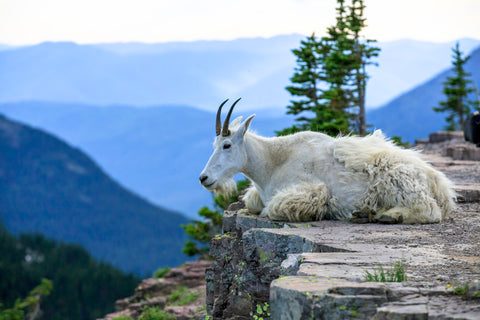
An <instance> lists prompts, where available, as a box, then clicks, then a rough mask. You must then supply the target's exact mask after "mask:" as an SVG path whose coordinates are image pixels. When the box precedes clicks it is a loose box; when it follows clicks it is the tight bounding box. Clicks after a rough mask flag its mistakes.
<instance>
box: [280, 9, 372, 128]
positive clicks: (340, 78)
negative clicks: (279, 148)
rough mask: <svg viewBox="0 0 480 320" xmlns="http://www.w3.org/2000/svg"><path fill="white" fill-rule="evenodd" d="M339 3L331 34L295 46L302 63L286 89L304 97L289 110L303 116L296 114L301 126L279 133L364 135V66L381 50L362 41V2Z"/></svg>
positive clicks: (313, 37)
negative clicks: (301, 132)
mask: <svg viewBox="0 0 480 320" xmlns="http://www.w3.org/2000/svg"><path fill="white" fill-rule="evenodd" d="M337 2H338V7H337V8H336V11H337V19H336V24H335V25H333V26H331V27H330V28H328V29H327V35H326V36H324V37H322V38H321V39H317V38H316V37H315V35H312V36H311V37H308V38H307V40H305V41H302V42H301V46H300V48H299V49H295V50H293V53H294V54H295V55H296V56H297V64H298V67H297V68H296V69H295V74H294V75H293V77H292V78H291V79H290V80H291V81H292V82H293V83H294V85H292V86H289V87H287V88H286V89H287V90H288V91H289V92H290V94H292V96H297V97H304V99H300V100H297V101H291V103H292V105H290V106H288V107H287V108H288V111H287V114H295V115H298V114H302V116H301V117H299V118H297V119H296V120H297V122H299V124H298V127H297V126H294V127H293V128H288V129H285V130H283V131H282V132H278V133H279V134H288V133H292V132H294V131H299V130H307V129H309V130H314V131H322V132H325V133H327V134H329V135H332V136H336V135H338V134H339V133H347V132H349V131H351V130H353V131H357V132H359V133H360V134H362V135H364V134H365V131H366V120H365V89H366V81H367V79H368V76H367V74H366V72H365V66H366V65H368V64H371V62H370V59H371V58H372V57H374V56H377V55H378V50H379V49H378V48H375V47H372V46H371V45H370V43H372V42H373V41H372V40H361V37H360V31H361V30H362V28H363V27H364V26H365V18H363V12H364V11H363V10H364V8H365V6H364V5H363V1H362V0H352V5H351V6H345V0H337Z"/></svg>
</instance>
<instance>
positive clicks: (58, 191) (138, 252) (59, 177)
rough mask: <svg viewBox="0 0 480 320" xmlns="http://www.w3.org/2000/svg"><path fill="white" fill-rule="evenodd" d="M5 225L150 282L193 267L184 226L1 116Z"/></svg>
mask: <svg viewBox="0 0 480 320" xmlns="http://www.w3.org/2000/svg"><path fill="white" fill-rule="evenodd" d="M0 185H1V186H2V192H0V218H1V220H3V222H4V224H5V226H6V227H7V228H8V230H9V231H10V232H13V233H15V234H18V233H21V232H40V233H42V234H44V235H45V236H47V237H51V238H54V239H56V240H61V241H66V242H70V243H77V244H80V245H82V246H84V247H85V248H86V249H87V250H88V251H89V252H91V253H92V255H93V256H94V257H96V258H97V259H99V260H105V261H108V262H110V263H112V264H113V265H115V266H117V267H119V268H120V269H122V270H124V271H133V272H135V273H137V274H141V275H145V274H147V273H150V272H152V271H153V270H155V269H156V268H158V267H160V266H165V265H169V266H176V265H179V264H181V263H182V262H184V261H185V260H186V258H185V256H184V255H183V253H182V252H181V249H182V247H183V243H184V241H185V240H186V236H185V233H184V231H183V230H182V229H181V228H180V224H185V223H187V222H188V220H187V219H186V218H185V217H184V216H182V215H180V214H178V213H176V212H173V211H169V210H166V209H163V208H160V207H157V206H154V205H152V204H150V203H148V202H147V201H145V200H144V199H142V198H140V197H139V196H137V195H135V194H132V193H131V192H130V191H128V190H126V189H125V188H123V187H122V186H120V185H119V184H118V183H116V182H115V181H113V180H112V179H111V178H110V177H108V176H107V175H106V174H105V173H104V172H103V171H102V170H101V169H100V168H99V167H98V166H97V165H96V164H95V163H94V162H93V161H92V160H91V159H90V158H89V157H88V156H87V155H86V154H84V153H83V152H81V151H80V150H78V149H74V148H72V147H70V146H69V145H67V144H66V143H64V142H62V141H60V140H59V139H57V138H55V137H54V136H52V135H50V134H47V133H45V132H42V131H40V130H38V129H33V128H31V127H28V126H25V125H22V124H20V123H18V122H15V121H11V120H9V119H7V118H5V117H4V116H1V115H0Z"/></svg>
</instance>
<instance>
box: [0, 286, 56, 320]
mask: <svg viewBox="0 0 480 320" xmlns="http://www.w3.org/2000/svg"><path fill="white" fill-rule="evenodd" d="M51 291H52V281H50V280H48V279H42V280H41V283H40V284H39V285H38V286H36V287H35V288H34V289H33V290H32V291H30V293H29V294H28V296H27V297H26V298H25V299H23V300H22V299H17V300H16V301H15V303H14V305H13V307H12V308H10V309H5V310H2V304H1V303H0V320H23V319H25V311H26V312H27V317H28V319H31V320H34V319H38V318H39V316H40V314H41V312H42V311H41V309H40V301H41V299H42V298H43V297H45V296H48V295H49V294H50V292H51Z"/></svg>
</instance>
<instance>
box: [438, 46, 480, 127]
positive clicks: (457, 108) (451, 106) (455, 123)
mask: <svg viewBox="0 0 480 320" xmlns="http://www.w3.org/2000/svg"><path fill="white" fill-rule="evenodd" d="M452 51H453V55H452V58H453V60H452V64H453V67H452V71H453V74H454V75H453V76H452V77H447V80H446V81H445V82H443V86H444V87H443V93H444V94H445V96H446V100H445V101H441V102H440V106H438V107H433V110H434V111H437V112H446V113H447V114H448V115H447V117H446V118H445V121H446V122H447V125H446V127H445V129H446V130H448V131H454V130H462V131H463V125H464V121H465V118H466V117H467V115H468V114H470V113H471V112H472V109H471V108H470V107H472V108H473V109H476V110H480V109H479V107H480V102H479V101H478V97H477V99H476V100H475V101H471V100H467V99H468V97H469V95H470V94H471V93H474V92H476V93H477V95H478V90H477V89H476V88H475V86H474V85H473V81H472V80H471V79H469V77H470V76H471V74H470V73H468V72H466V71H465V63H467V61H468V60H469V59H470V56H467V57H463V52H461V51H460V47H459V44H458V42H457V43H456V45H455V48H453V49H452Z"/></svg>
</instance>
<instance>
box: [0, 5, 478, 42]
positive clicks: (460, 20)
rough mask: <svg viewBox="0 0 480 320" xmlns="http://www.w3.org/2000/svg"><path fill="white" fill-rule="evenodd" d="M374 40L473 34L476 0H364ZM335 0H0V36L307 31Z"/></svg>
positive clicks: (99, 38) (214, 36) (319, 25)
mask: <svg viewBox="0 0 480 320" xmlns="http://www.w3.org/2000/svg"><path fill="white" fill-rule="evenodd" d="M365 3H366V5H367V10H366V17H367V23H368V25H369V27H368V28H367V29H365V32H364V34H365V35H366V36H367V37H369V38H373V39H377V40H379V41H391V40H397V39H406V38H408V39H416V40H425V41H434V42H446V41H451V40H455V39H459V38H463V37H471V38H476V39H480V0H365ZM335 6H336V1H335V0H131V1H127V0H0V43H5V44H11V45H22V44H34V43H39V42H43V41H74V42H77V43H98V42H126V41H139V42H167V41H190V40H229V39H235V38H241V37H258V36H260V37H271V36H274V35H278V34H291V33H301V34H305V35H309V34H311V33H312V32H315V33H317V34H318V35H321V34H323V32H324V31H325V28H326V27H327V26H329V25H331V24H333V23H334V18H335V9H334V8H335Z"/></svg>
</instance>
